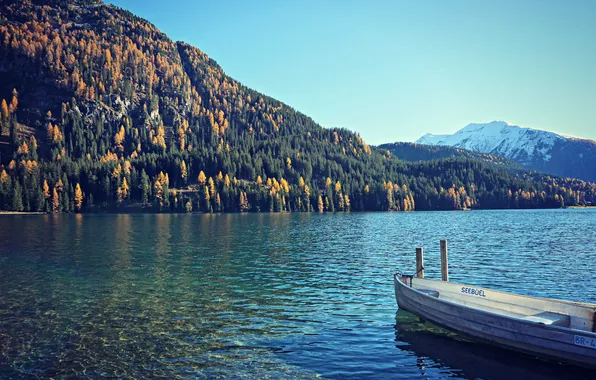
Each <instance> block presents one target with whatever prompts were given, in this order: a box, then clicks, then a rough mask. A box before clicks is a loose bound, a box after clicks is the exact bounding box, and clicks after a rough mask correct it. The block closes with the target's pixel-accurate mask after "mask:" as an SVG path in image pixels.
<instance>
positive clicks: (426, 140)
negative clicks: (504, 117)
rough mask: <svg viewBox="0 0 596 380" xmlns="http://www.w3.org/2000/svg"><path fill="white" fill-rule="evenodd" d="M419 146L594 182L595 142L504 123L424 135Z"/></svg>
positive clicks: (498, 122)
mask: <svg viewBox="0 0 596 380" xmlns="http://www.w3.org/2000/svg"><path fill="white" fill-rule="evenodd" d="M416 143H418V144H426V145H446V146H452V147H457V148H462V149H468V150H471V151H475V152H483V153H487V154H491V155H493V154H494V155H501V156H503V157H506V158H509V159H511V160H513V161H515V162H517V163H519V164H520V165H522V166H523V167H525V168H527V169H531V170H537V171H540V172H544V173H549V174H554V175H558V176H563V177H571V178H580V179H583V180H586V181H596V166H594V165H593V163H594V162H596V142H595V141H592V140H588V139H581V138H577V137H569V136H565V135H561V134H557V133H554V132H548V131H542V130H538V129H530V128H522V127H519V126H517V125H512V124H509V123H507V122H504V121H493V122H490V123H487V124H469V125H467V126H465V127H464V128H462V129H460V130H459V131H457V132H456V133H454V134H452V135H432V134H426V135H424V136H422V137H421V138H420V139H418V140H417V141H416Z"/></svg>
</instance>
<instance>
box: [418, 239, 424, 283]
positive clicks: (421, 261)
mask: <svg viewBox="0 0 596 380" xmlns="http://www.w3.org/2000/svg"><path fill="white" fill-rule="evenodd" d="M416 275H417V277H418V278H424V251H423V249H422V247H418V248H416Z"/></svg>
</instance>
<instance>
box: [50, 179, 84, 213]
mask: <svg viewBox="0 0 596 380" xmlns="http://www.w3.org/2000/svg"><path fill="white" fill-rule="evenodd" d="M44 184H47V183H45V181H44ZM74 204H75V207H76V209H77V211H81V207H82V206H83V190H81V185H80V184H78V183H77V186H76V187H75V195H74Z"/></svg>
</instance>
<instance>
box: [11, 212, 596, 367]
mask: <svg viewBox="0 0 596 380" xmlns="http://www.w3.org/2000/svg"><path fill="white" fill-rule="evenodd" d="M594 227H596V212H593V211H587V210H554V211H522V212H510V211H500V212H496V211H495V212H467V213H409V214H404V213H361V214H358V213H354V214H336V215H332V214H248V215H246V214H244V215H238V214H233V215H167V214H157V215H40V216H0V247H1V250H0V378H4V377H9V378H15V377H16V378H18V377H23V378H25V377H30V376H42V377H53V376H57V377H61V376H70V375H74V376H95V377H97V376H106V377H111V376H127V377H154V376H155V377H157V376H167V377H172V376H174V375H179V376H182V377H196V376H206V377H215V376H223V377H247V378H256V377H272V378H288V377H292V378H301V377H304V378H308V377H313V376H316V375H322V376H324V377H331V378H340V377H341V378H345V377H353V378H367V377H380V376H390V377H397V378H421V377H424V378H429V377H430V378H440V377H462V378H466V377H483V378H504V377H507V376H510V377H524V378H553V377H565V376H566V375H569V374H572V375H573V376H574V377H581V375H582V374H583V372H578V371H577V370H576V369H573V368H569V367H565V366H560V365H557V364H552V363H544V362H542V361H538V360H536V359H533V358H530V357H527V356H520V355H517V354H515V353H510V352H508V351H504V350H499V349H494V348H491V347H488V346H484V345H481V344H477V343H474V342H470V341H467V340H462V339H461V338H460V337H458V336H456V335H454V334H451V333H446V332H444V331H443V330H440V329H437V328H434V327H432V326H429V325H428V324H424V323H421V322H420V321H418V320H417V318H415V317H413V316H411V315H409V314H408V313H403V312H401V311H400V312H398V313H397V315H396V313H395V311H396V305H395V298H394V296H393V283H392V273H393V272H394V270H395V269H397V268H401V269H404V270H406V271H412V270H413V267H414V255H413V252H414V247H416V246H418V245H423V246H425V249H426V258H425V259H426V265H425V266H426V268H427V269H426V274H427V276H429V277H435V278H437V277H439V276H440V265H439V255H438V241H439V239H441V238H448V239H449V240H450V261H451V263H450V264H451V273H450V277H451V279H452V281H458V282H466V283H470V284H472V285H474V284H475V285H479V286H486V287H495V288H501V289H505V290H511V291H515V292H521V293H525V294H532V295H542V296H551V297H559V298H567V299H577V300H583V301H588V302H596V299H595V298H594V297H595V294H594V293H590V292H581V291H574V292H569V284H570V283H573V282H574V283H576V284H579V283H581V285H582V288H584V289H589V288H594V286H596V278H594V276H593V275H592V274H591V273H589V272H588V273H586V271H585V263H586V262H590V261H593V259H594V254H595V251H596V249H595V245H594V244H595V241H596V232H595V230H596V229H595V228H594ZM570 253H572V254H570ZM561 279H566V280H565V281H563V282H562V281H561ZM567 279H574V281H570V280H567ZM574 289H577V287H575V288H574ZM504 363H505V364H504Z"/></svg>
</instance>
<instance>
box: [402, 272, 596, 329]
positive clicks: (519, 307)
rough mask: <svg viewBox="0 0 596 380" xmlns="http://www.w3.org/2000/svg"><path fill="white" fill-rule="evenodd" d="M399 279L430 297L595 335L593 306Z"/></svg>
mask: <svg viewBox="0 0 596 380" xmlns="http://www.w3.org/2000/svg"><path fill="white" fill-rule="evenodd" d="M399 280H400V281H401V282H402V284H404V285H405V286H408V287H411V288H413V289H415V290H417V291H418V292H421V293H423V294H424V295H426V296H429V297H435V298H439V299H441V300H444V301H447V302H451V303H455V304H459V305H462V306H466V307H470V308H474V309H478V310H482V311H485V312H490V313H494V314H499V315H504V316H508V317H512V318H516V319H520V320H524V321H528V322H534V323H540V324H544V325H551V326H560V327H565V328H571V329H576V330H581V331H587V332H596V304H589V303H582V302H572V301H563V300H555V299H546V298H534V297H529V296H523V295H517V294H512V293H505V292H500V291H495V290H490V289H486V288H480V287H475V286H469V285H463V284H456V283H452V282H447V281H438V280H430V279H426V278H419V277H412V276H401V277H399Z"/></svg>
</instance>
